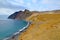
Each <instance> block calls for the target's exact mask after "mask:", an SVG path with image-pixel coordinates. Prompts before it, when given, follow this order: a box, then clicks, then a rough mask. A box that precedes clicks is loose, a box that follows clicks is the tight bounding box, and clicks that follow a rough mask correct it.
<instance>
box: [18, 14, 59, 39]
mask: <svg viewBox="0 0 60 40" xmlns="http://www.w3.org/2000/svg"><path fill="white" fill-rule="evenodd" d="M26 20H28V21H32V24H30V26H29V27H28V29H27V30H26V31H25V32H23V33H21V35H19V37H18V40H60V14H39V15H35V16H32V17H29V18H27V19H26Z"/></svg>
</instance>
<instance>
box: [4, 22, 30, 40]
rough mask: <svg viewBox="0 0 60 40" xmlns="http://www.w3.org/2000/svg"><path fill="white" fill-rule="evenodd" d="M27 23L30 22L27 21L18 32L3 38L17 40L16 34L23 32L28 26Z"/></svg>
mask: <svg viewBox="0 0 60 40" xmlns="http://www.w3.org/2000/svg"><path fill="white" fill-rule="evenodd" d="M26 22H28V21H26ZM29 25H30V22H28V24H27V25H26V26H25V27H23V28H22V29H20V30H19V31H18V32H16V33H14V34H12V35H11V36H9V37H7V38H5V39H3V40H14V39H15V40H17V39H18V36H19V35H20V34H21V33H22V32H24V31H25V30H26V29H27V28H28V27H29Z"/></svg>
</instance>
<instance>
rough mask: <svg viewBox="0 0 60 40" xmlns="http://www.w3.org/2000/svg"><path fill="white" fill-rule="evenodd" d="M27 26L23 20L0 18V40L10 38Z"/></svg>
mask: <svg viewBox="0 0 60 40" xmlns="http://www.w3.org/2000/svg"><path fill="white" fill-rule="evenodd" d="M27 24H28V22H26V21H25V20H13V19H6V18H5V19H4V18H2V20H1V17H0V40H2V39H4V38H6V37H9V36H11V35H12V34H14V33H15V32H17V31H19V30H20V29H22V28H23V27H25V26H26V25H27Z"/></svg>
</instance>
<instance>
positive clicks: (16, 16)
mask: <svg viewBox="0 0 60 40" xmlns="http://www.w3.org/2000/svg"><path fill="white" fill-rule="evenodd" d="M31 15H32V13H31V12H30V11H29V10H27V9H25V10H24V11H18V12H15V13H13V14H12V15H10V16H9V17H8V19H18V20H20V19H25V18H27V17H29V16H31Z"/></svg>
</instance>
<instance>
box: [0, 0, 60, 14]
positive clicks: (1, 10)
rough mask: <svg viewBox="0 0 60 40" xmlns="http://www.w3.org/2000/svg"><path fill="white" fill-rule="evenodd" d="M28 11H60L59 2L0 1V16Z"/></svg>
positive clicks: (36, 0)
mask: <svg viewBox="0 0 60 40" xmlns="http://www.w3.org/2000/svg"><path fill="white" fill-rule="evenodd" d="M23 9H29V10H37V11H46V10H56V9H60V0H0V14H7V15H8V14H12V13H14V12H15V11H18V10H23Z"/></svg>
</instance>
